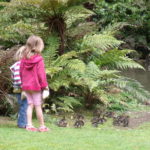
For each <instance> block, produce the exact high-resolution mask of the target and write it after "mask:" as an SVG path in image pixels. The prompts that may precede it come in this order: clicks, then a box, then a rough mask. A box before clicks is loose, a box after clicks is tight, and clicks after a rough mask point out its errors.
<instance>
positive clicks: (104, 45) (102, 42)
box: [81, 34, 123, 53]
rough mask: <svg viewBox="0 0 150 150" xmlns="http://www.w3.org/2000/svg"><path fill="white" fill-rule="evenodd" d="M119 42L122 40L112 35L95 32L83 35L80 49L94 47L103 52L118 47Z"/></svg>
mask: <svg viewBox="0 0 150 150" xmlns="http://www.w3.org/2000/svg"><path fill="white" fill-rule="evenodd" d="M121 43H123V42H122V41H119V40H117V39H115V38H114V37H112V36H109V35H103V34H95V35H89V36H85V37H84V39H83V43H82V45H81V49H86V48H87V49H94V50H97V51H98V52H99V53H104V52H105V51H106V50H109V49H113V48H116V47H118V46H119V45H120V44H121Z"/></svg>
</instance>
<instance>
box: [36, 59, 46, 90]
mask: <svg viewBox="0 0 150 150" xmlns="http://www.w3.org/2000/svg"><path fill="white" fill-rule="evenodd" d="M37 71H38V79H39V83H40V85H41V88H42V90H43V89H45V88H46V87H48V83H47V78H46V72H45V66H44V61H43V59H42V60H41V61H40V62H39V63H38V68H37Z"/></svg>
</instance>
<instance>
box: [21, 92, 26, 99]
mask: <svg viewBox="0 0 150 150" xmlns="http://www.w3.org/2000/svg"><path fill="white" fill-rule="evenodd" d="M25 98H26V93H25V91H22V92H21V100H24V99H25Z"/></svg>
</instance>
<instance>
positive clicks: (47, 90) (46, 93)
mask: <svg viewBox="0 0 150 150" xmlns="http://www.w3.org/2000/svg"><path fill="white" fill-rule="evenodd" d="M48 96H49V89H44V90H43V92H42V99H43V100H44V99H46V98H48Z"/></svg>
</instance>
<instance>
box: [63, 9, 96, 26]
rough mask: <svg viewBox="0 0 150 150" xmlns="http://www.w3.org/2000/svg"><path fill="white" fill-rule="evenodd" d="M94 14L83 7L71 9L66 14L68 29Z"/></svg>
mask: <svg viewBox="0 0 150 150" xmlns="http://www.w3.org/2000/svg"><path fill="white" fill-rule="evenodd" d="M93 14H94V13H93V12H92V11H90V10H88V9H86V8H84V7H83V6H73V7H70V8H69V9H68V10H67V11H66V13H65V18H66V24H67V28H70V27H71V26H72V25H73V24H75V22H81V21H83V20H85V19H86V18H88V17H89V16H91V15H93Z"/></svg>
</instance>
